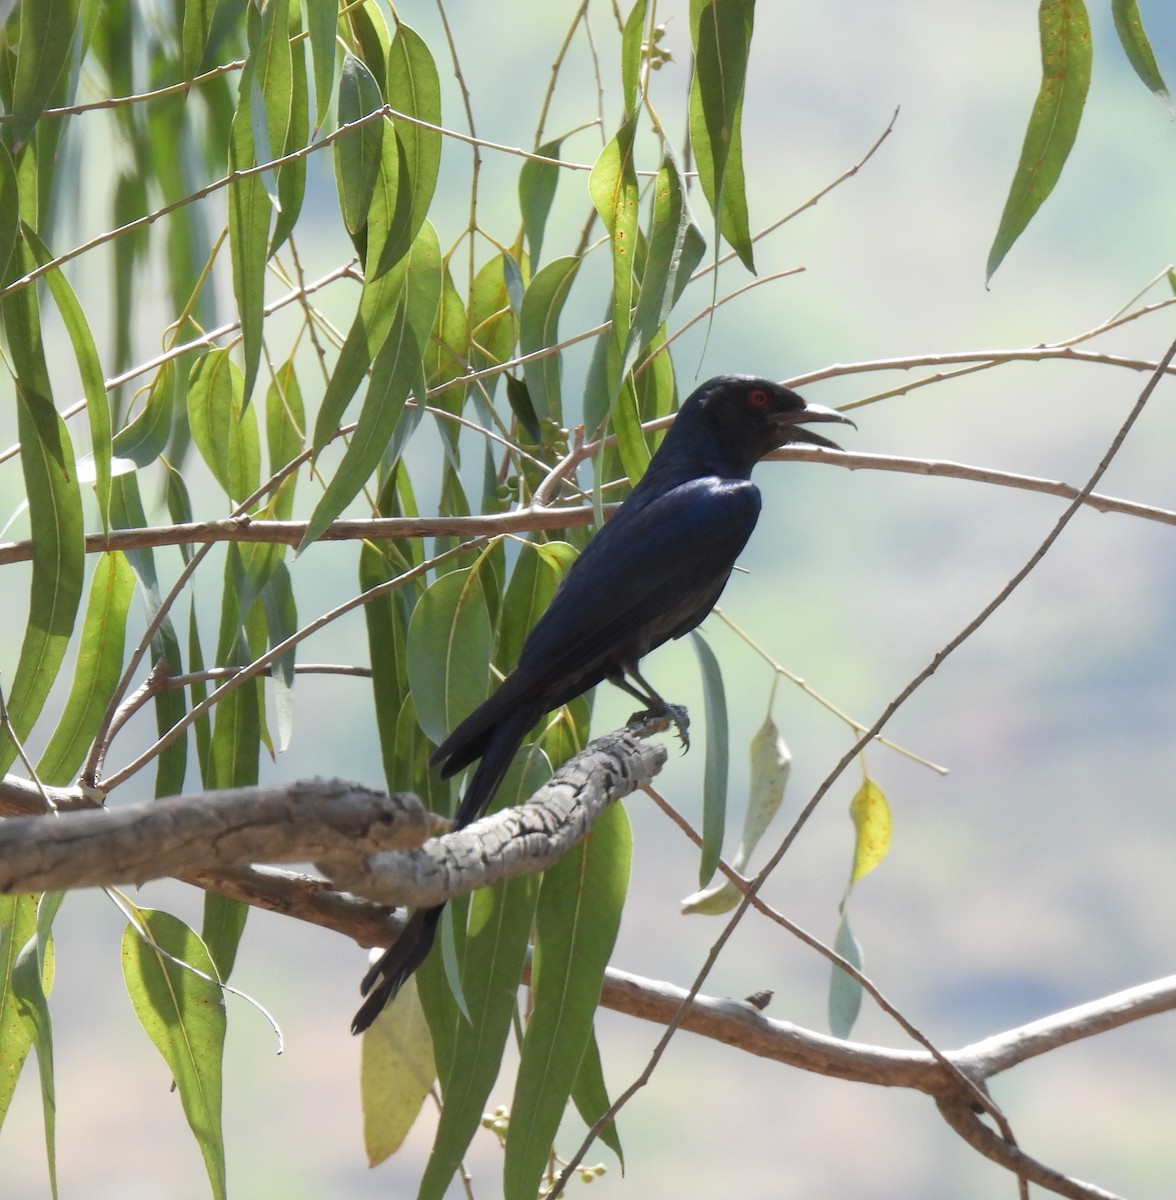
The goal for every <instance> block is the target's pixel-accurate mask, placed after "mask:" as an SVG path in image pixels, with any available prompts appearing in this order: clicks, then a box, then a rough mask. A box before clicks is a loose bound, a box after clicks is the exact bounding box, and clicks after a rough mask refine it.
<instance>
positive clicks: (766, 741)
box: [682, 713, 792, 916]
mask: <svg viewBox="0 0 1176 1200" xmlns="http://www.w3.org/2000/svg"><path fill="white" fill-rule="evenodd" d="M750 749H751V775H750V784H749V787H748V797H747V811H746V813H745V814H744V817H743V836H742V837H741V838H740V839H739V846H738V848H737V849H736V851H735V857H734V858H732V860H731V869H732V870H734V871H738V872H739V873H740V874H746V872H745V870H744V868H745V867H746V866H747V864H748V863H749V862H750V861H751V856H752V854H753V853H754V852H755V848H756V846H758V845H759V841H760V838H762V837H763V835H764V833H765V832H766V831H767V828H768V826H769V825H770V824H771V822H772V818H773V817H774V816H775V815H776V813H777V812H779V810H780V805H781V803H782V802H783V800H784V788H785V785H786V784H787V782H788V773H789V770H790V769H791V767H792V754H791V752H790V751H789V749H788V747H787V745H786V744H785V742H784V739H783V738H782V737H781V736H780V731H779V729H777V728H776V722H775V721H773V720H772V715H771V713H769V714H768V715H767V716H766V717H765V718H764V723H763V724H762V725H761V726H760V727H759V729H758V730H757V731H756V734H755V736H754V737H753V738H752V739H751V748H750ZM741 899H742V895H741V893H740V891H739V889H738V888H737V887H736V886H735V885H734V884H733V883H731V882H730V880H727V879H724V880H723V881H722V883H718V884H715V885H714V886H713V887H710V888H707V889H706V890H705V891H700V892H695V893H694V894H693V895H692V896H687V897H686V899H685V900H683V901H682V911H683V913H704V914H705V915H707V916H717V915H718V914H720V913H725V912H730V911H731V910H732V909H733V908H735V907H736V905H738V903H739V901H740V900H741Z"/></svg>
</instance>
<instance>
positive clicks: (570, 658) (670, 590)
mask: <svg viewBox="0 0 1176 1200" xmlns="http://www.w3.org/2000/svg"><path fill="white" fill-rule="evenodd" d="M814 421H841V422H844V423H845V424H850V425H852V424H853V422H852V421H850V420H849V418H848V417H844V416H842V415H841V414H840V413H839V412H836V411H834V410H833V409H830V408H822V407H821V406H820V405H816V404H806V403H805V402H804V400H803V399H802V398H801V397H800V396H798V395H797V394H796V393H795V392H793V391H789V389H788V388H785V387H781V386H780V385H779V384H776V383H772V382H771V381H770V380H767V379H757V378H755V377H753V376H749V375H720V376H718V377H717V378H715V379H711V380H708V381H707V382H706V383H704V384H703V385H702V386H701V387H700V388H698V389H697V390H696V391H695V392H694V393H692V394H691V396H690V397H689V398H688V399H687V400H686V402H685V404H683V405H682V407H681V409H680V411H679V412H678V415H677V418H676V419H675V421H674V424H673V425H672V426H671V427H670V430H669V432H668V433H667V434H666V436H665V438H664V440H663V441H662V444H661V446H660V447H659V448H658V451H657V453H656V454H655V455H654V456H653V458H652V460H651V461H650V464H649V467H648V468H647V469H646V472H645V474H644V475H643V476H642V478H641V481H640V482H639V483H638V484H637V486H636V487H635V488H634V489H633V491H632V492H631V493H630V495H629V497H628V499H627V500H626V501H625V502H624V504H622V505H621V507H620V508H619V509H618V510H617V512H616V514H615V515H614V516H613V517H612V519H611V520H610V521H609V522H608V523H607V524H606V525H605V526H604V527H603V528H602V529H600V530H599V531H598V532H597V533H596V536H595V537H593V538H592V540H591V541H589V543H588V545H587V546H586V547H585V548H584V551H583V552H582V553H581V555H580V557H579V558H578V559H577V560H576V562H575V563H574V564H573V565H572V567H571V569H570V570H569V571H568V573H567V575H566V576H565V578H564V580H563V582H562V583H561V584H560V586H559V588H558V589H557V590H556V593H555V595H554V596H553V597H552V600H551V604H550V606H549V607H548V609H547V611H546V612H545V613H544V614H543V616H542V617H540V618H539V620H538V621H537V622H536V624H535V627H534V628H533V629H532V630H531V632H530V634H529V635H528V636H527V639H526V642H525V643H524V645H523V649H522V653H521V654H520V655H519V662H518V666H517V667H516V668H515V669H514V670H513V671H512V672H511V673H510V675H508V676H507V677H506V679H504V680H503V681H502V684H501V686H500V687H499V688H498V690H497V691H496V692H494V694H493V695H492V696H490V697H489V699H488V700H486V701H485V703H483V704H482V705H480V706H479V707H478V708H477V709H475V711H474V712H472V713H471V714H470V715H469V716H468V717H466V719H465V720H464V721H462V723H461V724H460V725H459V726H458V727H457V728H456V729H455V730H454V731H453V732H452V733H451V734H450V735H449V736H448V737H447V738H446V739H445V741H444V742H442V743H441V745H440V746H438V747H437V750H436V751H435V753H434V754H433V757H432V759H431V762H432V763H433V765H434V766H439V767H440V769H441V774H442V776H443V777H446V778H447V777H448V776H450V775H453V774H455V773H456V772H458V771H460V770H461V769H462V768H463V767H465V766H468V765H469V764H470V763H472V762H473V761H474V760H475V759H481V762H480V763H479V764H478V768H477V770H476V771H475V772H474V774H473V777H472V778H471V779H470V782H469V786H468V787H467V788H466V792H465V796H464V797H463V798H462V801H461V804H460V806H459V807H458V810H457V816H456V817H455V820H454V827H455V828H458V829H460V828H462V827H464V826H466V825H468V824H470V823H471V822H472V821H475V820H477V819H478V818H479V817H480V816H482V814H483V813H485V811H486V809H487V807H488V806H489V804H490V801H491V800H492V799H493V797H494V793H495V792H496V791H497V789H498V786H499V784H500V783H501V782H502V779H503V776H504V775H505V774H506V771H507V768H508V767H509V766H510V763H511V760H512V759H513V758H514V756H515V753H516V751H517V750H518V749H519V747H520V746H521V745H522V744H523V740H524V739H525V738H526V736H527V734H528V732H529V731H530V730H531V729H532V727H533V726H534V725H535V724H536V723H537V722H538V721H539V720H540V719H541V718H542V717H543V716H545V715H546V714H547V713H549V712H551V710H552V709H555V708H558V707H559V706H560V705H561V704H566V703H567V702H568V701H570V700H573V699H575V697H577V696H579V695H580V694H581V693H583V692H586V691H587V690H588V689H589V688H591V687H594V686H595V685H596V684H598V683H600V682H601V681H602V680H605V679H607V680H609V682H611V683H614V684H616V685H617V686H618V687H621V688H624V689H625V691H627V692H629V693H631V694H632V695H633V696H635V697H636V698H637V699H638V700H640V701H641V703H642V704H643V705H645V706H646V707H647V708H648V709H649V711H650V712H652V713H655V714H658V715H666V716H670V717H671V718H672V719H673V720H674V722H675V724H676V725H677V726H678V729H679V732H680V733H681V734H682V737H683V740H685V733H686V724H685V711H684V710H682V709H680V708H678V707H677V706H674V705H669V704H667V703H666V702H665V701H664V700H663V699H662V698H661V697H660V696H659V695H658V694H657V693H656V692H655V691H654V690H653V688H651V687H650V686H649V684H648V683H646V682H645V680H644V679H642V677H641V675H640V673H639V671H638V669H637V668H638V663H639V662H640V661H641V658H642V657H643V656H644V655H646V654H648V653H649V651H650V650H653V649H655V648H656V647H657V646H660V645H661V644H662V643H663V642H665V641H668V640H669V639H670V638H677V637H681V636H682V635H683V634H684V633H688V632H689V631H690V630H691V629H693V628H694V627H695V626H696V625H697V624H699V622H700V621H702V619H703V618H704V617H705V616H706V615H707V613H709V612H710V610H711V608H712V607H713V606H714V604H715V602H716V601H717V600H718V598H719V595H720V593H721V592H722V590H723V588H724V586H725V585H726V583H727V578H728V576H729V575H730V574H731V569H732V567H733V566H734V563H735V559H736V557H737V556H738V554H739V552H740V551H741V550H742V549H743V547H744V545H745V544H746V542H747V539H748V538H749V537H750V536H751V531H752V530H753V529H754V528H755V523H756V520H757V519H758V517H759V513H760V493H759V489H758V488H757V487H756V486H755V484H753V483H752V482H751V469H752V467H754V466H755V464H756V463H757V462H759V460H760V459H761V458H763V456H764V455H765V454H767V453H768V452H769V451H771V450H775V449H777V448H778V447H780V446H783V445H786V444H787V443H789V442H806V443H808V444H810V445H816V446H828V447H831V448H833V449H838V446H837V445H836V443H835V442H831V441H829V440H828V439H827V438H824V437H822V436H821V435H820V434H818V433H814V432H813V431H812V430H809V429H805V428H804V425H805V424H806V423H809V422H814ZM440 916H441V907H437V908H422V909H417V910H416V911H415V912H414V913H413V915H412V917H411V918H410V919H409V922H408V924H407V925H406V926H405V928H404V931H403V932H402V933H401V935H400V937H399V938H398V939H397V940H396V942H395V943H394V944H393V945H392V946H391V947H390V948H389V949H388V950H386V951H385V952H384V955H383V956H382V957H381V958H380V960H379V961H378V962H377V963H376V964H375V966H373V967H372V969H371V970H370V971H369V972H368V973H367V975H366V977H365V978H364V981H363V992H364V993H365V996H366V999H365V1000H364V1002H363V1006H362V1007H361V1008H360V1010H359V1012H358V1013H357V1014H356V1016H355V1020H354V1021H353V1022H352V1025H351V1029H352V1032H353V1033H360V1032H362V1031H363V1030H364V1029H366V1028H367V1027H368V1026H369V1025H370V1024H371V1023H372V1021H373V1020H374V1019H375V1018H376V1015H377V1014H378V1013H379V1012H380V1010H381V1009H382V1008H383V1007H384V1005H385V1004H387V1003H388V1001H389V1000H391V999H392V997H393V996H395V995H396V992H397V991H398V989H399V988H400V986H401V984H403V983H404V981H405V980H406V979H407V978H408V977H409V976H410V975H411V974H412V972H413V971H415V970H416V968H417V967H418V966H420V964H421V963H422V962H423V961H424V959H425V956H426V955H427V954H428V952H429V948H430V947H431V946H432V944H433V936H434V933H435V932H436V928H437V921H438V919H439V918H440Z"/></svg>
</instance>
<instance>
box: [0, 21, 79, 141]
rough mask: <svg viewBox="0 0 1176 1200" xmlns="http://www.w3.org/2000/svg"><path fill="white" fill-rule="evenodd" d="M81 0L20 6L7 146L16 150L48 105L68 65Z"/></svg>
mask: <svg viewBox="0 0 1176 1200" xmlns="http://www.w3.org/2000/svg"><path fill="white" fill-rule="evenodd" d="M80 11H81V2H80V0H37V3H29V4H22V5H21V6H20V52H19V53H18V54H17V55H16V79H15V82H14V83H13V90H12V121H11V123H10V124H9V126H8V137H9V139H10V140H9V146H10V147H11V148H12V149H19V148H20V147H21V146H23V145H24V143H25V142H26V141H27V140H28V138H29V135H30V134H31V133H32V132H33V126H34V125H35V124H36V123H37V119H38V118H39V117H40V115H41V113H42V112H43V111H44V109H45V107H46V106H47V105H48V103H49V99H50V97H51V96H52V95H53V89H54V88H55V87H56V86H57V81H58V79H59V78H60V77H61V73H62V71H63V70H64V69H65V66H66V63H68V62H69V57H70V47H71V45H72V43H73V36H74V30H75V29H76V28H77V25H78V14H79V13H80Z"/></svg>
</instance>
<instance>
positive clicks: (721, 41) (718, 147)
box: [690, 0, 755, 273]
mask: <svg viewBox="0 0 1176 1200" xmlns="http://www.w3.org/2000/svg"><path fill="white" fill-rule="evenodd" d="M754 18H755V0H709V2H708V0H691V3H690V29H691V34H692V37H693V40H694V78H693V79H692V80H691V84H690V145H691V147H692V148H693V150H694V159H695V164H696V166H697V168H698V179H699V183H701V184H702V191H703V195H705V196H706V199H707V203H708V204H710V207H711V212H712V213H713V214H714V217H715V225H716V227H717V229H718V230H719V231H720V232H721V233H722V235H723V237H725V238H726V239H727V241H728V242H729V243H730V245H731V248H732V249H733V250H734V251H735V253H736V254H738V255H739V259H740V261H741V262H742V263H743V265H744V266H745V267H746V268H747V269H748V270H749V271H751V272H753V273H754V272H755V262H754V257H753V251H752V244H751V232H750V229H749V226H748V216H747V193H746V187H745V185H744V179H743V139H742V133H741V122H742V113H743V90H744V84H745V82H746V79H747V57H748V53H749V51H750V49H751V31H752V24H753V22H754ZM717 252H718V251H717V247H716V254H717Z"/></svg>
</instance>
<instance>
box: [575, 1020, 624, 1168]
mask: <svg viewBox="0 0 1176 1200" xmlns="http://www.w3.org/2000/svg"><path fill="white" fill-rule="evenodd" d="M572 1103H573V1104H574V1105H575V1106H576V1112H578V1113H579V1114H580V1116H581V1117H582V1118H583V1120H584V1124H585V1125H587V1126H588V1127H589V1128H591V1127H592V1126H593V1125H595V1124H596V1122H597V1121H599V1120H600V1118H601V1117H602V1116H604V1114H605V1113H606V1112H608V1110H609V1108H610V1107H611V1101H610V1100H609V1098H608V1089H607V1088H606V1087H605V1084H604V1068H603V1067H602V1066H601V1063H600V1048H599V1047H598V1046H597V1044H596V1033H595V1031H593V1033H592V1036H591V1037H590V1038H589V1039H588V1045H587V1046H586V1047H585V1048H584V1057H583V1058H582V1059H580V1069H579V1070H578V1071H577V1072H576V1082H575V1083H574V1084H573V1085H572ZM600 1140H601V1141H602V1142H603V1143H604V1144H605V1145H606V1146H607V1147H608V1148H609V1149H610V1150H611V1151H612V1152H613V1153H614V1154H615V1155H616V1156H617V1159H618V1160H619V1161H620V1164H621V1167H622V1168H623V1167H624V1165H625V1154H624V1151H623V1150H622V1149H621V1136H620V1134H619V1133H618V1132H617V1126H616V1122H615V1121H609V1123H608V1124H607V1125H605V1126H604V1127H603V1128H602V1129H601V1131H600Z"/></svg>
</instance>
